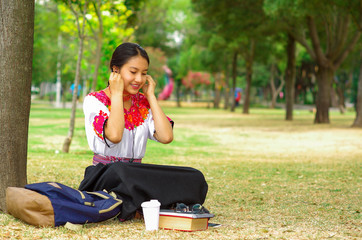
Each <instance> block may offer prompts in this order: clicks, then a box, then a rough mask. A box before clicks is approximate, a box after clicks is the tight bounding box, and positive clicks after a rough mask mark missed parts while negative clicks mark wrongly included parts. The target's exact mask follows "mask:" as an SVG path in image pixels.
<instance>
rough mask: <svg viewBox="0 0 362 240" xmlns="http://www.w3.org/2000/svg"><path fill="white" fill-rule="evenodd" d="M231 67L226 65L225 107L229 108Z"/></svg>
mask: <svg viewBox="0 0 362 240" xmlns="http://www.w3.org/2000/svg"><path fill="white" fill-rule="evenodd" d="M229 76H230V73H229V68H228V67H226V71H225V88H224V102H225V103H224V109H225V110H226V109H228V108H229V103H230V83H229V80H230V79H229Z"/></svg>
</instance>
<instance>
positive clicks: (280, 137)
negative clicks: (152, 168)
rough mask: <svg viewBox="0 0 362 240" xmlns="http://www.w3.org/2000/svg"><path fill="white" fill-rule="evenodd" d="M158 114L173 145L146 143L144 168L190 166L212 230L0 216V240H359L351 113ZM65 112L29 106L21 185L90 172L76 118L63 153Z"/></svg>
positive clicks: (361, 145)
mask: <svg viewBox="0 0 362 240" xmlns="http://www.w3.org/2000/svg"><path fill="white" fill-rule="evenodd" d="M164 111H165V112H166V113H167V115H169V116H170V117H171V118H172V119H173V120H174V121H175V128H174V135H175V138H174V141H173V142H172V143H171V144H168V145H162V144H159V143H156V142H152V141H150V142H149V143H148V148H147V152H146V156H145V158H144V160H143V162H145V163H155V164H167V165H178V166H191V167H195V168H197V169H199V170H201V171H202V172H203V173H204V175H205V178H206V180H207V182H208V184H209V192H208V195H207V199H206V202H205V204H204V205H205V206H206V207H207V208H208V209H209V210H210V211H211V212H212V213H214V214H215V218H213V219H211V222H216V223H221V224H222V226H221V227H219V228H211V229H209V230H207V231H201V232H193V233H186V232H177V231H166V230H159V231H157V232H152V233H149V232H146V231H145V228H144V224H143V221H142V220H133V221H128V222H124V223H119V222H118V221H114V220H111V221H107V222H104V223H99V224H88V225H85V226H84V227H83V228H82V230H81V231H78V232H73V231H70V230H67V229H65V228H63V227H59V228H36V227H33V226H29V225H27V224H24V223H22V222H21V221H19V220H16V219H14V218H13V217H11V216H10V215H7V214H1V215H0V238H11V239H19V238H22V239H41V238H47V239H191V238H194V239H200V238H201V239H326V238H332V239H358V238H361V237H362V233H361V227H362V219H361V210H362V209H361V199H362V196H361V189H360V186H361V176H362V171H361V163H362V161H361V160H362V129H355V128H350V126H351V124H352V122H353V120H354V117H355V115H354V113H353V112H346V114H344V115H341V114H339V113H338V112H331V117H330V118H331V122H332V123H331V124H328V125H315V124H313V114H312V113H311V112H309V111H307V110H296V111H295V112H294V118H295V119H294V120H293V121H284V114H285V113H284V111H283V110H282V109H275V110H271V109H261V108H252V109H251V110H250V114H249V115H243V114H241V109H240V108H238V109H237V110H236V112H235V113H230V112H227V111H224V110H215V109H204V108H171V107H165V108H164ZM69 116H70V110H63V109H53V108H51V107H48V106H45V105H32V108H31V116H30V127H29V152H28V182H29V183H34V182H41V181H57V182H61V183H63V184H66V185H69V186H72V187H78V185H79V183H80V181H81V180H82V178H83V173H84V169H85V168H86V167H87V166H88V165H90V164H91V162H92V161H91V158H92V152H91V151H90V150H89V148H88V145H87V142H86V138H85V132H84V123H83V121H84V120H83V114H82V111H81V110H79V111H78V112H77V121H76V128H75V133H74V138H73V141H72V145H71V148H70V153H68V154H65V153H61V151H60V150H61V148H62V144H63V141H64V139H65V136H66V135H67V132H68V125H69V119H68V118H69Z"/></svg>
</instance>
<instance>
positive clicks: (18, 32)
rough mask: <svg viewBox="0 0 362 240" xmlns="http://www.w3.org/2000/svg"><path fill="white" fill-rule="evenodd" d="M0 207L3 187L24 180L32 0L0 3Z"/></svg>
mask: <svg viewBox="0 0 362 240" xmlns="http://www.w3.org/2000/svg"><path fill="white" fill-rule="evenodd" d="M0 16H1V24H0V52H1V55H0V84H1V88H0V209H1V210H5V190H6V188H7V187H9V186H17V187H23V186H24V185H25V184H26V183H27V179H26V164H27V148H28V146H27V144H28V124H29V111H30V89H31V78H32V59H33V36H34V1H30V0H29V1H25V2H24V1H21V0H4V1H1V2H0Z"/></svg>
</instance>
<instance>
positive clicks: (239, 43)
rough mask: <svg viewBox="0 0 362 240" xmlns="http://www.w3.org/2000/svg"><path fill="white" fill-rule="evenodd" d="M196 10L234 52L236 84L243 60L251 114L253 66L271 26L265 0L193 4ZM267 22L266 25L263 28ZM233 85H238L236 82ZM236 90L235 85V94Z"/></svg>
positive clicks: (245, 110) (245, 109) (246, 100)
mask: <svg viewBox="0 0 362 240" xmlns="http://www.w3.org/2000/svg"><path fill="white" fill-rule="evenodd" d="M193 4H194V6H195V9H196V11H197V12H199V13H200V14H201V15H202V16H203V19H204V21H210V22H213V23H214V26H215V31H216V32H217V33H218V34H220V35H221V36H222V37H223V38H224V39H225V41H226V42H228V44H230V45H229V46H230V48H231V49H233V52H234V53H233V70H232V72H233V73H232V75H233V82H235V79H236V77H235V75H236V66H237V57H238V55H239V54H240V56H242V57H243V59H244V61H245V71H246V88H245V90H244V105H243V113H245V114H248V113H249V105H250V90H251V83H252V76H253V64H254V61H255V58H256V52H255V51H256V49H257V44H259V42H261V41H262V40H261V39H262V38H263V37H264V35H265V34H266V29H268V25H267V24H265V22H266V16H265V14H264V11H263V1H259V0H258V1H251V0H233V1H206V0H205V1H199V0H197V1H196V0H195V1H193ZM263 23H264V25H263ZM233 85H235V84H234V83H233ZM234 91H235V87H234V86H233V92H234Z"/></svg>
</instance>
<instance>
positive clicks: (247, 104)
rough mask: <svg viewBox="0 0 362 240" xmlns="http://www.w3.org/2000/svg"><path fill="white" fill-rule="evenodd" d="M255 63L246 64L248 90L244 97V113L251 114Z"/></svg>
mask: <svg viewBox="0 0 362 240" xmlns="http://www.w3.org/2000/svg"><path fill="white" fill-rule="evenodd" d="M252 64H253V63H251V62H250V61H247V62H246V89H245V95H244V105H243V113H244V114H249V107H250V89H251V79H252V76H253V66H252Z"/></svg>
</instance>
